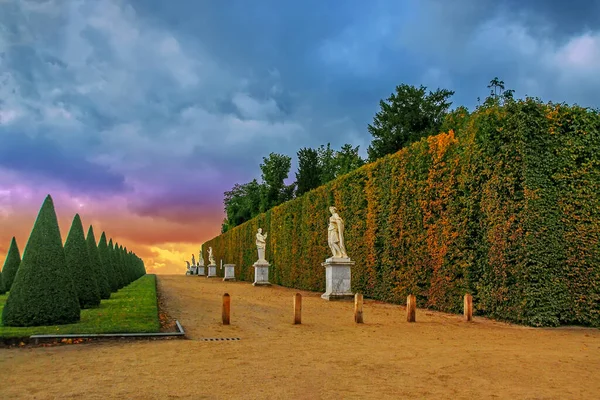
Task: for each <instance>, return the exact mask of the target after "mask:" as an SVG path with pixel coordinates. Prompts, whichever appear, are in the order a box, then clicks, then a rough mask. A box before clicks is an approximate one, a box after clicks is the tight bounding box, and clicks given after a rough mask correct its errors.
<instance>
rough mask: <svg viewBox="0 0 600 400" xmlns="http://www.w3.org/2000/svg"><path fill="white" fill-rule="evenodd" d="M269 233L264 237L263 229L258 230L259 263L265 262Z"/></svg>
mask: <svg viewBox="0 0 600 400" xmlns="http://www.w3.org/2000/svg"><path fill="white" fill-rule="evenodd" d="M266 240H267V232H265V234H264V235H263V233H262V228H258V232H257V233H256V249H257V250H258V261H267V260H265V248H266V247H267V242H266Z"/></svg>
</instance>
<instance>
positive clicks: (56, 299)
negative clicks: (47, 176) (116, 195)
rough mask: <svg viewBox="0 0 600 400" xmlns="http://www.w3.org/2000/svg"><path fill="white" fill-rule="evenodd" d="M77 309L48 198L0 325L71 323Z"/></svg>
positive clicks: (51, 205) (11, 290)
mask: <svg viewBox="0 0 600 400" xmlns="http://www.w3.org/2000/svg"><path fill="white" fill-rule="evenodd" d="M79 314H80V308H79V300H78V296H77V292H76V291H75V288H74V285H73V279H72V277H71V274H70V270H69V268H68V266H67V261H66V258H65V252H64V249H63V245H62V239H61V236H60V230H59V228H58V221H57V219H56V213H55V211H54V204H53V202H52V198H51V197H50V195H48V196H47V197H46V199H45V201H44V203H43V205H42V207H41V209H40V212H39V214H38V216H37V219H36V221H35V224H34V225H33V229H32V231H31V235H30V236H29V240H28V242H27V246H26V248H25V251H24V252H23V260H22V261H21V264H20V266H19V269H18V270H17V274H16V276H15V279H14V281H13V284H12V287H11V289H10V293H9V294H8V298H7V299H6V304H5V306H4V309H3V312H2V323H3V325H4V326H40V325H59V324H68V323H73V322H76V321H78V320H79Z"/></svg>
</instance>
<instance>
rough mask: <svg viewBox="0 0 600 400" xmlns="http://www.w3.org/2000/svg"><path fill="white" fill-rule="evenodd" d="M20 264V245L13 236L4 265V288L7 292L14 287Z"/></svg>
mask: <svg viewBox="0 0 600 400" xmlns="http://www.w3.org/2000/svg"><path fill="white" fill-rule="evenodd" d="M20 264H21V254H20V253H19V247H17V240H16V239H15V238H14V237H13V238H12V240H11V241H10V247H9V249H8V254H6V260H4V266H3V267H2V280H3V282H4V290H6V291H7V292H9V291H10V288H11V287H12V284H13V281H14V280H15V276H16V275H17V270H18V269H19V265H20Z"/></svg>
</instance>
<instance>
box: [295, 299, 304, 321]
mask: <svg viewBox="0 0 600 400" xmlns="http://www.w3.org/2000/svg"><path fill="white" fill-rule="evenodd" d="M301 323H302V295H301V294H300V293H296V294H295V295H294V325H300V324H301Z"/></svg>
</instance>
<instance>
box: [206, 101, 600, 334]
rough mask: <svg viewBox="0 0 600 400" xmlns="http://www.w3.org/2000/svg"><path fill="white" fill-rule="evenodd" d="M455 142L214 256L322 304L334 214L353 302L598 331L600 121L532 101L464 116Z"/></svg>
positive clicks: (440, 143)
mask: <svg viewBox="0 0 600 400" xmlns="http://www.w3.org/2000/svg"><path fill="white" fill-rule="evenodd" d="M453 117H454V118H455V119H454V120H453V121H451V122H450V126H452V127H453V128H454V129H453V130H450V131H449V132H446V133H441V134H439V135H437V136H432V137H429V138H426V139H423V140H421V141H420V142H418V143H415V144H413V145H412V146H410V147H408V148H406V149H403V150H401V151H399V152H398V153H396V154H393V155H390V156H387V157H385V158H383V159H381V160H378V161H377V162H375V163H371V164H368V165H365V166H364V167H361V168H360V169H358V170H356V171H354V172H352V173H350V174H348V175H345V176H342V177H340V178H338V179H337V180H335V181H333V182H330V183H329V184H327V185H325V186H322V187H319V188H317V189H315V190H313V191H311V192H308V193H306V194H305V195H303V196H301V197H299V198H297V199H294V200H292V201H289V202H287V203H285V204H282V205H280V206H278V207H275V208H273V209H272V210H270V211H268V212H266V213H265V214H262V215H260V216H258V217H256V218H254V219H253V220H251V221H248V222H246V223H244V224H242V225H240V226H237V227H235V228H233V229H232V230H230V231H228V232H226V233H225V234H222V235H220V236H218V237H216V238H214V239H212V240H210V241H208V242H207V243H205V244H204V247H205V248H207V247H208V246H212V247H213V250H214V253H215V258H217V259H219V258H222V259H223V260H224V262H227V263H235V264H236V265H237V268H236V275H237V278H238V279H242V280H248V281H251V280H253V274H254V271H253V268H252V263H253V262H254V261H256V259H257V252H256V246H255V238H254V237H255V234H256V230H257V228H259V227H261V228H263V230H265V231H267V232H268V234H269V235H268V239H267V250H266V256H267V259H268V260H269V261H270V262H271V264H272V267H271V276H270V280H271V282H272V283H276V284H279V285H283V286H288V287H294V288H299V289H306V290H314V291H324V289H325V277H324V272H325V271H324V268H323V267H322V266H321V262H323V261H324V260H325V258H327V257H329V256H330V254H329V248H328V245H327V223H328V217H329V213H328V206H330V205H335V206H336V207H337V208H338V211H339V214H340V216H341V217H342V218H343V219H344V220H345V225H346V231H345V240H346V247H347V250H348V254H349V256H350V257H351V258H352V259H353V260H355V261H356V266H355V267H354V269H353V270H352V289H353V291H356V292H361V293H363V294H364V295H365V296H367V297H370V298H374V299H379V300H384V301H389V302H395V303H403V302H404V301H405V299H406V296H407V295H408V294H411V293H412V294H415V295H416V296H417V301H418V304H419V305H420V306H421V307H428V308H432V309H437V310H442V311H448V312H461V310H462V297H463V295H464V294H465V293H466V292H469V293H471V294H473V297H474V311H475V312H476V313H477V314H479V315H486V316H489V317H492V318H496V319H500V320H507V321H512V322H517V323H522V324H527V325H532V326H556V325H560V324H581V325H591V326H600V306H599V305H600V166H599V162H600V133H599V132H600V115H599V113H598V112H597V111H594V110H588V109H584V108H581V107H578V106H567V105H563V104H552V103H548V104H544V103H541V102H539V101H537V100H534V99H526V100H520V101H512V102H509V103H508V104H506V105H504V106H499V105H488V106H484V107H481V108H479V109H478V110H476V111H475V112H474V113H473V114H471V115H466V114H457V115H454V116H453Z"/></svg>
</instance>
